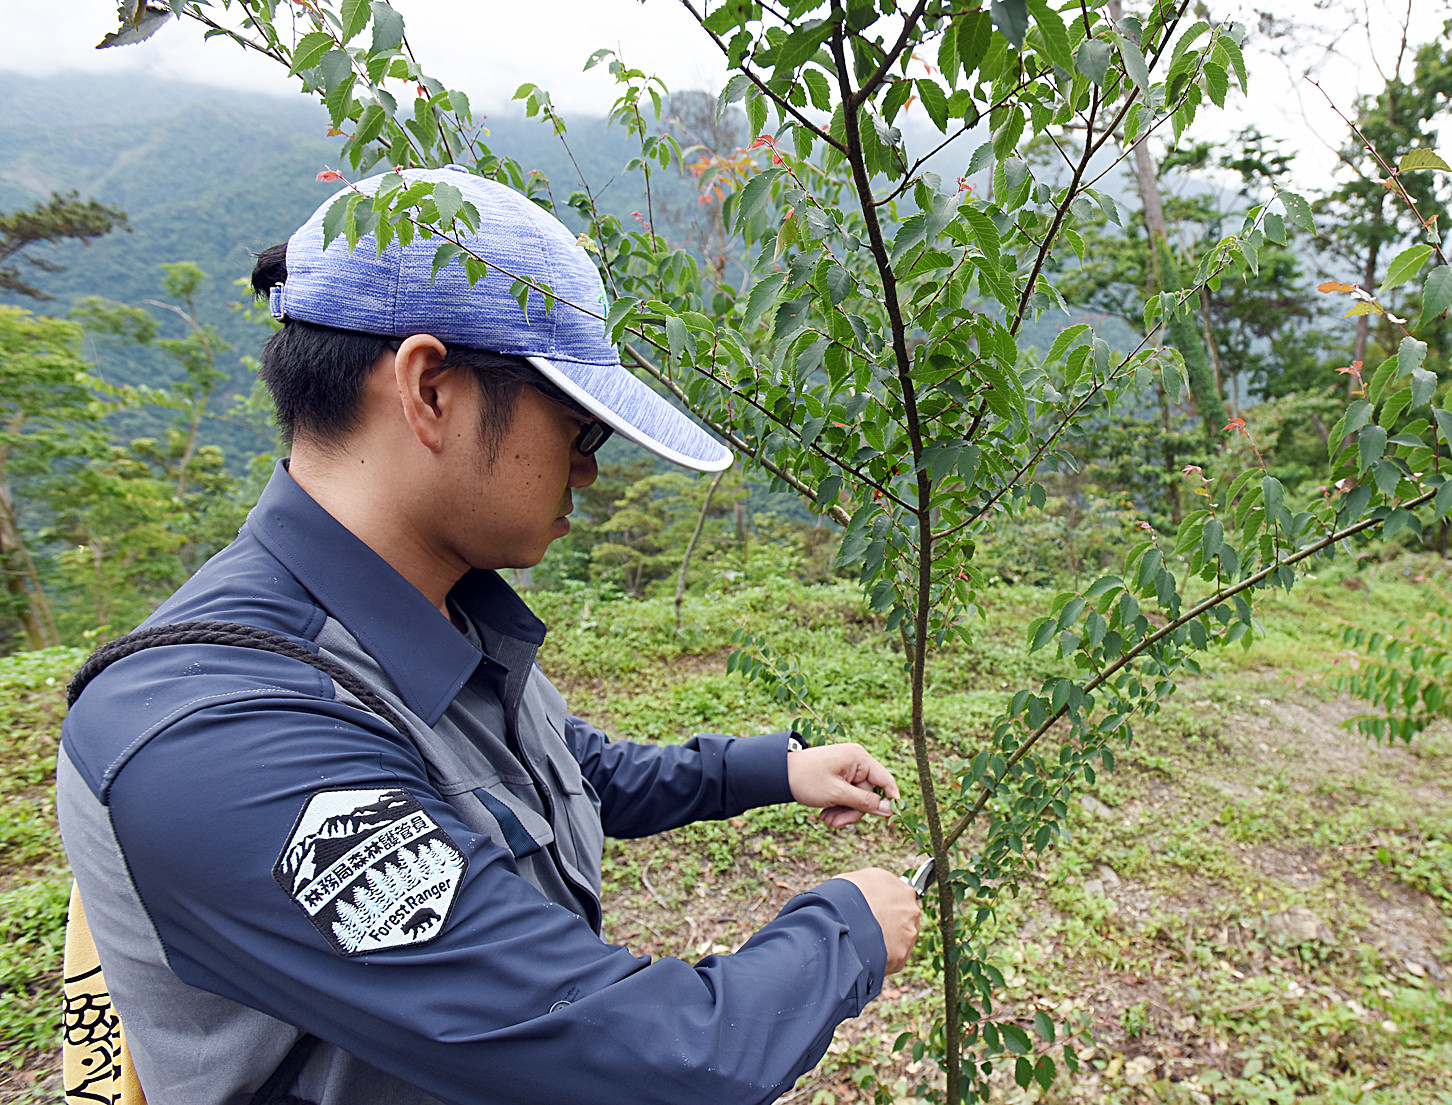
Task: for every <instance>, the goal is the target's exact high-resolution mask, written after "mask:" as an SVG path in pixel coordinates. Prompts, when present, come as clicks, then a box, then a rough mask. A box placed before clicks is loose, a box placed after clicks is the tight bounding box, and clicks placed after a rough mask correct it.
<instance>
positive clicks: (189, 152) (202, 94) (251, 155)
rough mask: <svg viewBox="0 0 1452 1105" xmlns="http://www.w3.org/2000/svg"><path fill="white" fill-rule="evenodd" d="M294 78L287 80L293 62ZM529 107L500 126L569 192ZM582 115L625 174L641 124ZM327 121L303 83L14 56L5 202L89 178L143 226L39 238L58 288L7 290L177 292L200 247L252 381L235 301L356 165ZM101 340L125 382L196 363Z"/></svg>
mask: <svg viewBox="0 0 1452 1105" xmlns="http://www.w3.org/2000/svg"><path fill="white" fill-rule="evenodd" d="M278 88H279V91H281V90H283V89H285V88H286V83H285V82H284V80H283V79H282V77H281V74H279V80H278ZM515 110H516V111H517V113H518V116H517V117H513V118H508V117H501V118H495V117H491V118H489V119H488V120H486V125H487V126H488V128H489V131H490V134H489V138H488V141H489V142H490V144H491V145H492V146H493V148H494V149H496V150H498V151H499V152H501V153H507V154H509V155H511V156H514V157H516V158H518V159H519V160H520V161H521V162H523V163H524V164H525V165H527V166H530V167H538V168H540V169H542V170H543V171H544V172H545V173H546V174H547V175H548V176H549V177H550V179H551V180H552V181H558V185H557V195H558V197H559V199H560V200H561V201H563V200H564V198H565V197H566V196H567V195H568V194H569V192H570V191H571V190H573V189H572V188H571V184H572V183H573V182H574V181H575V179H576V178H575V175H574V170H573V168H572V167H571V165H570V163H569V160H568V158H567V156H566V155H565V153H564V150H563V148H562V147H561V146H560V144H559V141H558V140H557V139H556V138H554V136H553V135H552V134H551V132H550V130H549V128H548V127H546V126H543V125H541V124H540V123H538V122H537V121H534V120H528V119H525V118H523V109H522V107H521V108H517V109H515ZM501 115H502V113H501ZM575 126H576V127H577V128H578V130H579V131H580V134H581V141H580V142H579V143H578V145H579V147H580V148H579V149H576V151H575V152H576V156H577V157H580V158H581V159H582V163H583V166H584V168H585V170H586V172H587V173H590V174H592V177H593V180H592V183H597V182H599V181H603V180H606V179H608V178H609V177H611V176H613V175H615V174H616V173H617V172H618V170H619V166H620V165H621V164H623V163H624V161H625V160H626V158H627V157H628V156H629V155H628V153H627V150H628V148H629V146H628V142H627V140H626V138H625V136H624V135H623V134H621V133H620V132H619V131H618V130H617V131H607V130H606V129H605V128H604V126H603V125H602V123H601V122H600V121H599V120H579V121H577V123H576V124H575ZM327 131H328V118H327V115H326V113H325V112H324V110H323V109H322V107H321V106H320V105H318V104H316V103H314V102H313V101H311V100H309V99H307V98H306V97H304V96H302V95H300V94H293V95H286V94H282V95H278V96H267V95H259V94H247V93H239V92H234V91H229V90H223V89H217V88H212V87H208V86H204V85H196V84H188V83H182V82H172V81H162V80H157V79H154V78H148V77H137V76H126V77H96V76H90V75H72V76H56V77H46V78H35V77H31V76H23V75H20V74H16V73H9V72H0V153H3V156H0V210H3V211H11V210H15V209H16V208H23V207H29V206H31V205H32V204H34V203H36V202H37V201H39V200H43V199H45V198H47V197H48V196H49V195H50V193H51V192H52V191H60V192H69V191H71V190H72V189H74V190H76V191H77V192H79V193H80V195H81V196H82V197H94V198H96V199H98V200H100V201H101V202H103V203H107V204H111V205H114V206H116V207H119V208H121V209H122V210H124V211H125V212H126V213H127V215H128V216H129V219H130V227H131V229H130V231H129V232H118V233H113V234H111V235H109V236H107V237H106V238H102V239H100V240H99V241H96V242H94V243H92V244H91V245H90V246H81V245H78V244H74V243H66V244H61V245H55V246H48V247H42V248H41V249H39V250H36V251H34V252H35V253H36V255H39V256H43V257H45V258H47V259H48V260H52V261H55V262H57V263H59V264H61V265H63V266H65V269H66V271H65V272H63V273H60V274H54V275H52V274H48V273H44V272H41V271H39V270H31V271H28V272H27V273H26V276H27V278H28V279H31V280H32V282H33V283H35V284H37V285H38V286H39V287H41V288H42V289H43V290H44V291H46V292H47V293H49V294H51V295H53V296H54V297H55V299H54V300H52V301H48V302H42V303H36V302H34V301H31V300H25V299H20V298H9V299H7V298H5V297H3V296H0V302H11V303H15V304H18V305H19V306H22V307H26V308H27V309H30V310H34V311H37V312H40V313H45V314H60V315H63V314H65V312H66V311H67V310H68V309H69V306H70V304H71V302H72V301H73V300H75V299H76V298H77V297H79V296H84V295H101V296H106V297H108V298H110V299H115V300H119V301H121V302H124V303H132V304H138V303H141V302H142V301H143V300H146V299H161V298H164V296H163V293H162V286H161V272H160V269H159V268H158V266H159V265H161V264H162V263H163V262H168V261H182V260H187V261H195V262H196V263H197V264H199V265H200V266H201V267H202V268H203V269H204V270H205V271H206V272H208V273H210V274H211V276H212V277H213V279H212V280H211V281H209V282H208V284H207V285H205V286H204V289H203V292H202V294H201V296H200V299H199V303H198V307H199V309H200V312H201V314H202V317H203V319H204V320H205V321H209V322H211V323H213V324H214V325H215V326H217V328H218V329H219V330H220V331H221V332H222V335H223V337H225V338H226V339H227V340H228V341H229V342H230V343H231V344H232V346H233V349H232V352H231V353H229V354H227V355H226V357H225V361H224V364H223V365H222V367H223V368H225V369H226V370H227V371H228V372H229V374H230V377H231V384H230V385H229V386H228V387H227V388H224V391H226V392H235V391H246V390H247V389H248V388H250V386H251V382H250V379H249V378H248V377H247V374H246V372H245V370H244V369H243V368H242V366H241V363H240V358H241V357H242V356H243V355H246V354H251V355H256V354H257V353H258V352H259V350H260V348H261V343H262V341H263V340H265V338H266V332H265V331H264V330H263V329H262V328H261V327H259V326H256V325H253V324H250V323H248V322H246V321H245V320H243V319H242V318H241V317H240V316H239V315H237V313H236V312H235V311H234V310H233V309H232V304H234V303H237V302H238V301H239V300H242V299H243V298H244V297H245V290H244V289H241V288H238V287H236V286H235V285H234V283H233V282H234V281H236V280H238V279H241V278H244V277H246V276H247V275H249V274H250V272H251V270H252V256H251V252H250V251H253V250H260V249H264V248H266V247H267V246H270V245H274V244H276V243H278V242H281V241H285V240H286V238H287V236H288V235H289V234H290V233H291V232H292V231H293V230H294V229H296V228H297V226H299V225H300V224H301V223H302V222H303V221H304V220H305V219H306V218H307V216H308V215H309V214H310V213H311V212H312V211H313V209H314V208H315V207H316V206H317V205H318V204H319V203H321V202H322V201H323V200H325V199H327V197H328V196H330V195H331V194H332V193H333V192H334V191H335V190H336V188H337V185H336V184H328V183H320V182H318V181H317V179H316V177H317V174H318V172H319V170H321V169H324V168H329V167H336V168H345V166H340V165H339V160H338V150H339V147H340V145H341V139H337V138H328V137H327ZM586 134H588V138H585V137H584V136H585V135H586ZM620 192H621V193H622V194H620V195H617V196H614V197H612V198H613V199H614V201H615V204H616V205H618V204H622V203H623V204H626V206H625V207H624V210H626V211H628V210H629V209H630V206H629V204H630V203H631V201H632V200H633V196H627V195H624V194H623V192H624V190H623V189H621V190H620ZM612 206H613V205H612ZM25 267H26V268H27V269H29V266H25ZM160 317H161V318H162V321H163V326H164V327H166V329H165V330H164V332H165V333H175V334H176V335H178V336H179V335H180V334H181V329H180V326H181V323H180V321H179V320H174V319H170V318H167V317H166V316H165V312H162V313H161V315H160ZM88 353H89V354H90V355H91V356H92V357H93V358H94V359H95V360H96V362H97V365H98V367H99V370H100V371H101V373H102V374H103V375H104V376H105V377H106V378H107V379H109V380H112V381H113V382H117V383H148V384H153V385H161V384H164V383H165V382H167V381H170V380H174V379H176V378H178V376H179V375H180V373H179V370H178V369H177V368H176V367H175V366H174V365H173V364H172V363H171V362H170V361H169V360H167V358H165V357H163V356H160V355H158V354H156V353H154V352H152V351H149V350H143V349H135V348H130V349H110V348H104V347H93V348H91V349H89V350H88ZM217 406H218V409H220V405H217ZM239 435H241V436H239ZM207 436H208V437H209V439H211V440H214V441H218V442H219V443H221V444H223V445H224V447H227V448H228V451H229V453H230V452H233V451H234V450H244V451H245V450H248V449H256V448H259V447H261V446H262V444H263V443H262V442H259V441H255V440H253V438H254V437H255V435H252V434H250V433H246V432H245V431H242V430H241V429H240V427H235V426H229V425H226V424H215V423H211V424H209V425H208V428H207Z"/></svg>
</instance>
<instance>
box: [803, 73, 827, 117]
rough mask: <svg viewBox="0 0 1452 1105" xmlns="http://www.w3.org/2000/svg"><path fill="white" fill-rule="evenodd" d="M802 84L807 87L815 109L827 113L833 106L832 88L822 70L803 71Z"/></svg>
mask: <svg viewBox="0 0 1452 1105" xmlns="http://www.w3.org/2000/svg"><path fill="white" fill-rule="evenodd" d="M802 82H803V83H804V84H805V85H806V86H807V95H808V96H810V97H811V98H812V106H813V107H814V108H816V109H817V110H818V111H826V110H827V109H828V108H829V107H831V106H832V88H831V86H830V85H829V84H828V83H827V75H826V74H825V73H823V72H822V71H821V70H820V69H803V70H802Z"/></svg>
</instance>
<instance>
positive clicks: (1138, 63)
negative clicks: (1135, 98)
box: [1114, 35, 1150, 92]
mask: <svg viewBox="0 0 1452 1105" xmlns="http://www.w3.org/2000/svg"><path fill="white" fill-rule="evenodd" d="M1114 38H1115V42H1116V44H1117V45H1118V46H1119V56H1120V57H1121V58H1123V59H1124V71H1125V72H1126V73H1127V74H1129V79H1130V80H1132V81H1134V83H1135V84H1136V85H1137V86H1138V87H1139V89H1140V91H1141V92H1148V91H1149V86H1150V75H1149V66H1147V65H1146V64H1145V63H1144V51H1143V50H1141V49H1140V48H1139V47H1138V46H1137V45H1135V43H1134V42H1132V41H1131V40H1130V39H1128V38H1126V37H1125V36H1124V35H1115V36H1114Z"/></svg>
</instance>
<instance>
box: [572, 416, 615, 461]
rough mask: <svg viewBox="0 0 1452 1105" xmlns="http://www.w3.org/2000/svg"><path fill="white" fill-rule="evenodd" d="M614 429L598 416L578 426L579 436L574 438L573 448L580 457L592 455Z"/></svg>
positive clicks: (608, 438)
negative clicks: (577, 451)
mask: <svg viewBox="0 0 1452 1105" xmlns="http://www.w3.org/2000/svg"><path fill="white" fill-rule="evenodd" d="M614 432H615V431H614V430H612V429H611V428H610V427H609V426H607V425H605V423H603V422H601V421H600V420H599V419H598V418H597V419H595V420H594V421H593V422H588V423H586V424H585V425H583V426H581V427H580V436H579V437H577V438H576V439H575V448H576V449H577V450H579V453H580V455H581V456H582V457H593V456H594V455H595V453H596V451H597V450H598V449H599V448H600V446H602V445H604V444H605V443H606V442H607V441H609V440H610V435H611V434H613V433H614Z"/></svg>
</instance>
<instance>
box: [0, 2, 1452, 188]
mask: <svg viewBox="0 0 1452 1105" xmlns="http://www.w3.org/2000/svg"><path fill="white" fill-rule="evenodd" d="M1332 2H1333V3H1340V4H1343V5H1346V6H1348V7H1350V8H1352V9H1353V10H1361V11H1363V12H1365V13H1368V15H1369V18H1364V19H1363V20H1362V23H1363V25H1362V26H1361V27H1359V28H1358V27H1353V28H1352V29H1350V30H1349V31H1345V25H1346V18H1345V16H1344V14H1343V15H1319V16H1318V14H1317V12H1318V9H1319V8H1320V7H1321V6H1322V5H1321V4H1320V3H1318V2H1313V0H1259V3H1255V2H1254V0H1224V2H1218V3H1217V2H1215V0H1211V3H1210V7H1211V8H1212V9H1213V10H1214V11H1216V12H1217V13H1219V12H1222V11H1227V10H1228V11H1229V12H1230V13H1231V14H1232V15H1233V17H1237V18H1242V19H1246V20H1247V21H1248V22H1250V23H1251V24H1252V30H1254V24H1255V19H1256V17H1255V14H1254V9H1255V8H1257V7H1258V8H1261V9H1271V10H1274V11H1275V12H1277V14H1280V15H1289V16H1294V17H1296V18H1301V19H1317V18H1321V19H1323V20H1324V21H1325V27H1324V28H1318V29H1316V30H1315V31H1310V32H1307V33H1303V34H1302V35H1301V36H1299V37H1300V38H1301V39H1304V40H1308V41H1309V40H1311V39H1315V38H1317V37H1323V38H1329V37H1331V29H1332V28H1333V27H1334V26H1336V25H1337V24H1338V23H1339V24H1340V25H1341V27H1342V29H1343V34H1342V35H1341V37H1340V40H1339V45H1340V50H1341V56H1337V57H1330V58H1326V57H1322V56H1321V55H1320V54H1319V53H1310V52H1304V53H1302V54H1301V55H1300V57H1299V58H1298V59H1297V62H1296V63H1297V64H1298V65H1299V66H1300V67H1304V65H1305V64H1307V63H1310V62H1312V61H1315V62H1317V64H1318V73H1319V75H1320V76H1321V78H1322V83H1323V86H1324V87H1325V88H1326V89H1327V91H1328V92H1330V93H1331V94H1332V95H1333V96H1334V97H1335V98H1336V100H1337V102H1338V104H1339V106H1341V107H1342V109H1343V110H1345V111H1347V112H1348V113H1349V112H1350V111H1351V108H1352V104H1353V102H1354V100H1355V98H1356V95H1357V94H1358V93H1362V92H1368V91H1374V90H1375V89H1376V88H1378V87H1379V86H1380V77H1379V76H1378V74H1377V71H1376V66H1375V65H1373V64H1372V59H1373V56H1375V57H1376V58H1377V59H1378V60H1379V61H1380V62H1381V64H1382V66H1383V68H1389V67H1390V65H1391V63H1392V60H1393V58H1394V54H1395V37H1394V32H1395V30H1396V25H1397V23H1398V18H1397V17H1399V16H1400V15H1401V14H1402V13H1403V12H1404V11H1405V10H1406V6H1407V3H1408V0H1332ZM1410 3H1411V5H1412V10H1413V15H1414V18H1413V22H1414V26H1415V34H1416V35H1417V36H1418V37H1420V38H1427V37H1430V35H1431V34H1432V32H1433V29H1434V28H1435V26H1437V25H1438V24H1440V21H1441V20H1442V19H1444V18H1446V17H1447V16H1448V15H1449V14H1452V3H1449V0H1410ZM396 6H397V7H398V8H399V10H400V11H401V12H403V14H404V17H405V19H406V22H407V28H408V36H409V41H410V43H411V44H412V45H413V48H414V51H415V53H416V54H417V55H418V56H419V58H420V59H421V60H423V62H424V65H425V68H426V69H428V70H429V71H430V72H432V73H433V74H434V75H436V76H437V77H438V78H439V79H440V80H442V81H443V82H444V83H445V84H446V85H448V86H450V87H458V88H462V89H463V90H464V91H465V92H467V93H468V94H469V96H470V99H471V101H472V102H473V104H474V105H475V108H476V112H477V111H480V110H482V111H485V112H489V113H495V114H497V113H500V112H503V111H511V110H513V111H517V110H520V109H519V107H518V106H515V107H510V105H509V101H510V97H511V95H512V94H513V92H514V90H515V88H516V87H518V85H519V84H520V83H521V82H523V81H533V82H535V83H537V84H539V85H541V86H543V87H545V88H547V89H549V91H550V93H551V95H552V96H553V98H554V101H555V103H556V104H557V105H559V106H560V107H561V108H562V109H563V110H564V111H566V112H568V113H571V114H576V115H585V114H589V115H601V114H604V112H605V111H606V109H607V108H608V106H609V104H610V102H611V100H612V99H613V98H614V85H613V82H612V81H611V79H610V77H609V76H608V75H607V74H606V73H604V72H603V71H602V70H598V69H597V70H592V71H591V72H589V73H584V72H582V71H581V70H582V66H583V64H584V61H585V59H586V58H587V57H589V55H590V54H591V53H592V52H593V51H594V50H596V49H598V48H600V47H612V48H616V49H618V50H620V51H621V52H622V55H623V57H624V58H625V60H626V61H627V62H629V63H630V64H631V65H632V66H635V67H637V68H641V69H644V70H646V71H647V72H653V73H655V74H657V75H659V76H660V77H661V78H662V79H663V80H664V81H665V82H666V84H667V85H668V86H669V87H670V88H671V89H675V90H680V89H688V88H703V89H709V90H712V91H714V90H716V89H718V88H719V87H720V86H721V85H722V83H724V80H725V68H724V66H723V65H722V59H721V57H720V55H719V53H718V52H716V50H715V47H714V46H712V45H711V43H710V42H709V41H707V40H706V39H704V37H703V36H702V35H701V33H700V31H699V29H698V28H697V27H696V26H695V24H694V23H693V21H692V20H691V19H690V16H689V15H688V14H687V13H686V12H685V10H684V9H683V7H682V6H681V4H680V3H679V2H678V0H396ZM280 7H282V8H285V7H286V5H285V4H284V5H280ZM115 12H116V4H115V0H51V2H50V3H48V4H43V3H36V2H35V0H0V42H3V43H4V46H5V48H6V49H5V54H4V57H3V58H0V68H3V69H9V70H12V71H19V72H22V73H27V74H33V75H49V74H54V73H57V72H62V71H65V70H73V69H79V70H84V71H86V72H92V73H123V72H128V71H133V72H135V71H139V72H143V73H147V74H150V75H152V76H158V77H173V78H178V79H184V80H192V81H200V82H203V83H207V84H214V85H222V86H226V87H235V88H245V89H249V90H252V91H257V92H266V93H274V94H287V92H288V90H289V89H294V90H295V89H296V86H297V81H296V78H287V77H285V76H284V75H283V74H282V73H280V72H279V70H278V67H277V66H276V64H275V63H273V62H271V61H269V60H267V59H266V58H262V57H260V56H258V55H256V54H252V53H249V52H247V51H244V50H242V49H240V48H238V47H237V46H236V45H235V44H233V43H231V42H228V41H225V40H222V39H214V40H212V41H209V42H204V41H203V40H202V37H201V33H200V28H199V26H198V25H197V24H196V23H193V22H189V21H186V22H180V23H175V22H174V23H170V24H168V25H167V26H166V27H164V28H162V30H161V31H160V32H159V33H158V34H157V35H156V36H155V37H154V38H153V39H152V40H151V41H149V42H146V43H143V44H141V45H138V46H126V47H121V48H117V49H111V50H96V49H94V46H95V44H96V43H97V42H98V41H100V39H101V36H102V35H103V34H105V33H106V32H107V31H108V30H109V29H111V28H112V27H114V26H115V19H116V17H115ZM1248 56H1250V58H1251V64H1252V81H1251V92H1252V97H1251V100H1250V101H1249V102H1248V103H1247V102H1246V100H1245V99H1244V98H1243V97H1240V96H1239V95H1238V93H1236V94H1232V101H1233V103H1234V107H1233V110H1232V111H1231V112H1229V113H1226V114H1225V115H1221V116H1219V117H1218V118H1214V119H1213V120H1212V119H1209V118H1208V117H1210V116H1215V115H1216V114H1217V113H1214V112H1208V111H1207V113H1206V115H1207V126H1206V127H1205V128H1201V130H1202V136H1204V137H1209V138H1212V139H1213V138H1218V137H1221V136H1224V135H1227V134H1230V133H1233V132H1234V131H1235V130H1237V129H1239V128H1240V127H1242V126H1244V125H1246V124H1247V123H1249V122H1252V121H1254V122H1256V123H1257V124H1259V125H1260V126H1261V127H1262V129H1264V130H1266V131H1267V132H1268V133H1271V134H1274V135H1277V136H1280V137H1283V138H1285V139H1287V141H1288V142H1290V143H1291V144H1292V147H1293V148H1295V149H1297V150H1298V151H1299V152H1300V153H1301V154H1302V155H1303V156H1304V159H1305V161H1306V162H1307V164H1306V165H1305V166H1304V167H1303V171H1309V172H1308V173H1307V175H1309V174H1310V172H1313V173H1314V174H1315V175H1317V176H1319V175H1320V174H1321V173H1322V172H1323V171H1325V170H1328V169H1329V168H1330V164H1331V158H1330V154H1329V152H1328V147H1329V146H1334V145H1336V144H1339V143H1340V142H1341V141H1342V138H1343V133H1344V127H1343V126H1342V124H1341V123H1340V122H1339V120H1338V119H1337V118H1336V116H1335V113H1334V112H1333V111H1332V110H1331V109H1330V107H1329V106H1328V105H1327V104H1326V102H1325V100H1324V98H1323V97H1322V96H1321V94H1320V93H1318V92H1317V91H1316V90H1315V89H1314V88H1312V87H1311V86H1309V85H1307V84H1305V83H1304V82H1303V81H1300V80H1299V79H1295V78H1293V77H1291V76H1290V74H1289V73H1288V71H1287V67H1286V66H1284V65H1281V64H1279V63H1277V62H1276V61H1274V60H1271V59H1270V58H1269V57H1266V56H1258V55H1256V54H1255V53H1254V52H1253V51H1248ZM1407 72H1409V65H1408V66H1407V67H1405V68H1404V74H1403V75H1406V73H1407ZM1312 166H1315V168H1314V170H1313V169H1312Z"/></svg>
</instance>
